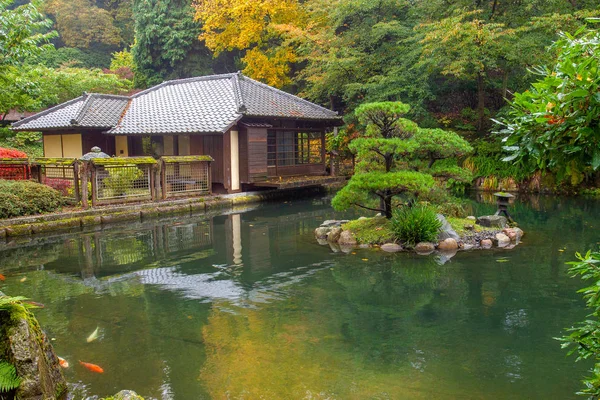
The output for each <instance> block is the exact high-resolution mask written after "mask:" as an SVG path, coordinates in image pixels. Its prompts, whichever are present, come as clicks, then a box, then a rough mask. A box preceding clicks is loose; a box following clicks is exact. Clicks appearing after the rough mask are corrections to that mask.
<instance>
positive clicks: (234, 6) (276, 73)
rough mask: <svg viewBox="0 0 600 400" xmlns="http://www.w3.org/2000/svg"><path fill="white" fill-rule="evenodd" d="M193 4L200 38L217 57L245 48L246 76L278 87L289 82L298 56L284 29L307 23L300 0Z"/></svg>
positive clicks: (217, 0)
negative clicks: (287, 39) (200, 25)
mask: <svg viewBox="0 0 600 400" xmlns="http://www.w3.org/2000/svg"><path fill="white" fill-rule="evenodd" d="M194 7H195V9H196V14H195V16H196V19H197V20H198V21H200V22H201V24H202V33H201V34H200V35H199V38H200V40H202V41H204V43H205V44H206V46H207V47H208V48H209V49H210V50H211V51H213V52H214V55H215V56H218V55H219V54H221V53H222V52H224V51H231V50H235V49H237V50H243V51H244V54H243V57H242V59H241V61H242V63H243V64H244V73H245V74H246V75H248V76H250V77H252V78H254V79H257V80H260V81H262V82H265V83H267V84H269V85H272V86H275V87H282V86H283V85H285V84H287V83H289V82H290V71H291V64H292V63H294V62H295V61H296V59H297V55H296V51H295V49H294V48H293V46H291V45H289V44H288V43H287V42H286V40H285V36H284V32H285V31H286V29H289V28H290V27H292V28H294V27H298V26H302V25H303V24H304V21H305V18H306V14H305V11H304V9H303V7H302V5H301V3H300V2H299V1H298V0H255V1H246V0H198V1H197V2H196V3H194Z"/></svg>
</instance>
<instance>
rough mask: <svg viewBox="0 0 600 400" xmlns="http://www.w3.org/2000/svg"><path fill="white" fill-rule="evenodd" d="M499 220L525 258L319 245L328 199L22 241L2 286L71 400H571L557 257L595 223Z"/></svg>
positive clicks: (568, 319) (571, 369) (567, 305)
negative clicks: (37, 335)
mask: <svg viewBox="0 0 600 400" xmlns="http://www.w3.org/2000/svg"><path fill="white" fill-rule="evenodd" d="M559 200H560V201H559ZM472 207H473V213H475V214H483V213H485V212H488V209H491V210H494V207H495V205H494V204H485V203H476V204H473V205H472ZM513 207H514V208H513V210H512V211H511V212H512V214H513V215H515V218H517V220H519V221H520V223H521V225H522V226H523V228H524V229H525V230H526V231H527V232H528V233H529V234H528V235H527V236H526V237H525V244H524V245H523V246H519V247H517V248H515V249H514V250H511V251H506V250H491V251H489V252H485V253H480V252H459V253H458V254H456V255H455V256H454V257H452V258H451V259H450V258H448V259H446V260H443V261H445V263H443V265H440V264H441V263H440V259H439V257H438V258H436V256H434V255H432V256H426V257H424V256H417V255H412V254H396V255H390V254H386V253H382V252H378V251H374V250H368V249H367V250H359V251H357V254H356V255H352V254H348V255H346V254H343V253H334V252H333V251H332V250H330V249H329V248H328V247H326V246H319V245H318V244H317V243H316V242H315V241H314V238H313V235H312V232H313V230H314V228H315V227H316V226H318V225H319V224H320V223H321V222H322V221H323V220H325V219H331V218H335V217H339V215H337V216H336V215H335V214H334V213H333V212H332V211H331V210H330V208H329V206H328V200H327V199H325V200H321V199H316V200H311V201H305V202H295V203H280V204H273V205H269V206H263V207H260V208H258V209H255V210H248V211H246V212H232V213H229V214H227V215H218V216H209V215H200V216H190V217H186V218H174V219H167V220H163V221H158V222H155V221H153V222H145V223H137V224H129V225H122V226H114V227H112V228H110V229H108V230H90V231H86V232H83V233H78V234H60V235H53V236H49V237H44V238H34V241H33V242H29V243H28V242H24V241H21V240H20V241H19V242H11V243H6V244H2V245H0V265H2V270H3V273H5V275H7V277H8V278H7V281H6V282H5V284H4V285H3V286H2V290H3V291H5V292H7V293H10V294H22V295H25V296H29V297H31V298H33V299H34V300H36V301H40V302H42V303H45V304H46V308H45V309H42V310H38V311H37V314H38V316H39V318H40V321H41V323H42V325H43V326H44V327H45V329H46V330H47V332H48V334H49V335H50V337H52V338H54V339H55V341H54V342H53V343H54V344H55V347H56V349H57V351H58V352H59V354H60V355H61V356H62V357H64V358H66V359H68V360H70V361H71V365H72V366H73V367H72V368H70V369H69V370H66V375H67V378H68V380H69V381H70V382H72V384H73V396H74V398H77V399H80V398H86V397H91V396H99V395H108V394H113V393H115V392H116V391H118V390H120V389H123V388H130V389H133V390H136V391H138V392H139V393H141V394H143V395H145V396H146V397H147V398H156V399H202V398H207V399H208V398H231V399H237V398H246V399H255V398H269V399H306V398H309V399H310V398H331V399H364V398H410V399H420V398H428V399H429V398H450V399H452V398H456V399H463V398H477V399H484V398H489V399H496V398H503V399H511V398H512V399H519V398H541V397H548V398H570V397H573V396H572V393H574V392H575V390H576V389H577V388H578V386H579V383H578V380H579V379H580V377H581V376H582V375H583V374H584V370H585V367H586V366H585V365H578V366H574V365H573V360H571V359H566V358H565V356H564V353H563V352H562V351H561V349H560V347H559V346H558V344H557V343H556V341H555V340H553V339H552V338H553V337H555V336H559V335H560V333H561V330H562V328H563V327H565V326H570V325H571V324H572V323H573V322H574V321H576V320H577V319H578V318H580V317H582V316H583V314H584V310H583V308H582V302H581V301H580V299H579V298H578V296H577V294H576V293H575V290H576V288H577V287H578V286H579V284H578V282H576V281H573V280H571V279H569V278H568V277H567V276H566V274H565V270H566V266H565V265H564V262H565V261H567V260H568V259H569V258H570V257H571V256H570V255H569V254H564V253H560V252H558V251H557V249H558V248H559V247H560V248H564V247H565V246H566V247H567V248H568V249H570V250H571V253H572V251H573V250H582V249H585V248H588V247H591V246H592V245H594V244H595V243H596V242H597V240H598V238H597V236H596V235H595V230H594V229H593V225H594V223H596V221H598V217H600V209H599V207H598V203H594V202H579V201H574V200H564V199H551V198H550V199H549V198H537V199H536V201H535V202H534V203H533V207H530V206H529V205H528V203H522V202H517V203H515V204H514V206H513ZM565 253H566V252H565ZM500 257H502V258H503V259H505V260H507V261H506V262H502V263H497V262H496V260H497V259H498V258H500ZM364 260H366V261H364ZM22 277H27V280H26V281H24V282H21V278H22ZM97 327H98V328H99V330H100V332H101V335H100V338H99V340H97V341H95V342H92V343H87V342H86V340H85V338H86V337H87V336H88V335H89V334H90V333H91V332H93V331H94V330H95V329H96V328H97ZM76 360H82V361H86V362H93V363H95V364H98V365H101V366H102V367H103V368H104V369H105V371H106V372H105V374H103V375H94V374H91V373H90V372H89V371H87V370H85V369H82V368H78V366H77V363H76ZM547 365H552V368H544V366H547Z"/></svg>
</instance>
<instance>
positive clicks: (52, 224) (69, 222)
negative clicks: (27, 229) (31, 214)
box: [31, 218, 81, 233]
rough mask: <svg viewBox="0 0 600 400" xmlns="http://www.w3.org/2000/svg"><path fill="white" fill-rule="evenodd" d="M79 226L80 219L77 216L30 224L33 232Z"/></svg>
mask: <svg viewBox="0 0 600 400" xmlns="http://www.w3.org/2000/svg"><path fill="white" fill-rule="evenodd" d="M80 226H81V219H79V218H68V219H61V220H58V221H47V222H40V223H37V224H32V225H31V230H32V232H33V233H44V232H51V231H57V230H61V229H71V228H79V227H80Z"/></svg>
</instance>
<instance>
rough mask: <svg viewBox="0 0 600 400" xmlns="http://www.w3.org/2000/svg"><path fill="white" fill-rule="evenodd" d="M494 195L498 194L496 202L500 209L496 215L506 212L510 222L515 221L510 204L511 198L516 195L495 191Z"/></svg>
mask: <svg viewBox="0 0 600 400" xmlns="http://www.w3.org/2000/svg"><path fill="white" fill-rule="evenodd" d="M494 196H496V204H497V205H498V210H497V211H496V213H495V214H494V215H500V214H504V215H505V216H506V218H507V219H508V221H509V222H513V219H512V217H511V216H510V214H509V213H508V205H509V204H510V199H512V198H514V197H515V196H513V195H512V194H510V193H506V192H498V193H494Z"/></svg>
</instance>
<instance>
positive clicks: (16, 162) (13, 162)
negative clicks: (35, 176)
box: [0, 158, 29, 165]
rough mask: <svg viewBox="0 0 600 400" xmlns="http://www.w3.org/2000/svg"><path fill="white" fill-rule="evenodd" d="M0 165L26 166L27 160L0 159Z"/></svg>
mask: <svg viewBox="0 0 600 400" xmlns="http://www.w3.org/2000/svg"><path fill="white" fill-rule="evenodd" d="M0 163H2V164H4V165H28V164H29V159H28V158H0Z"/></svg>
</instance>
